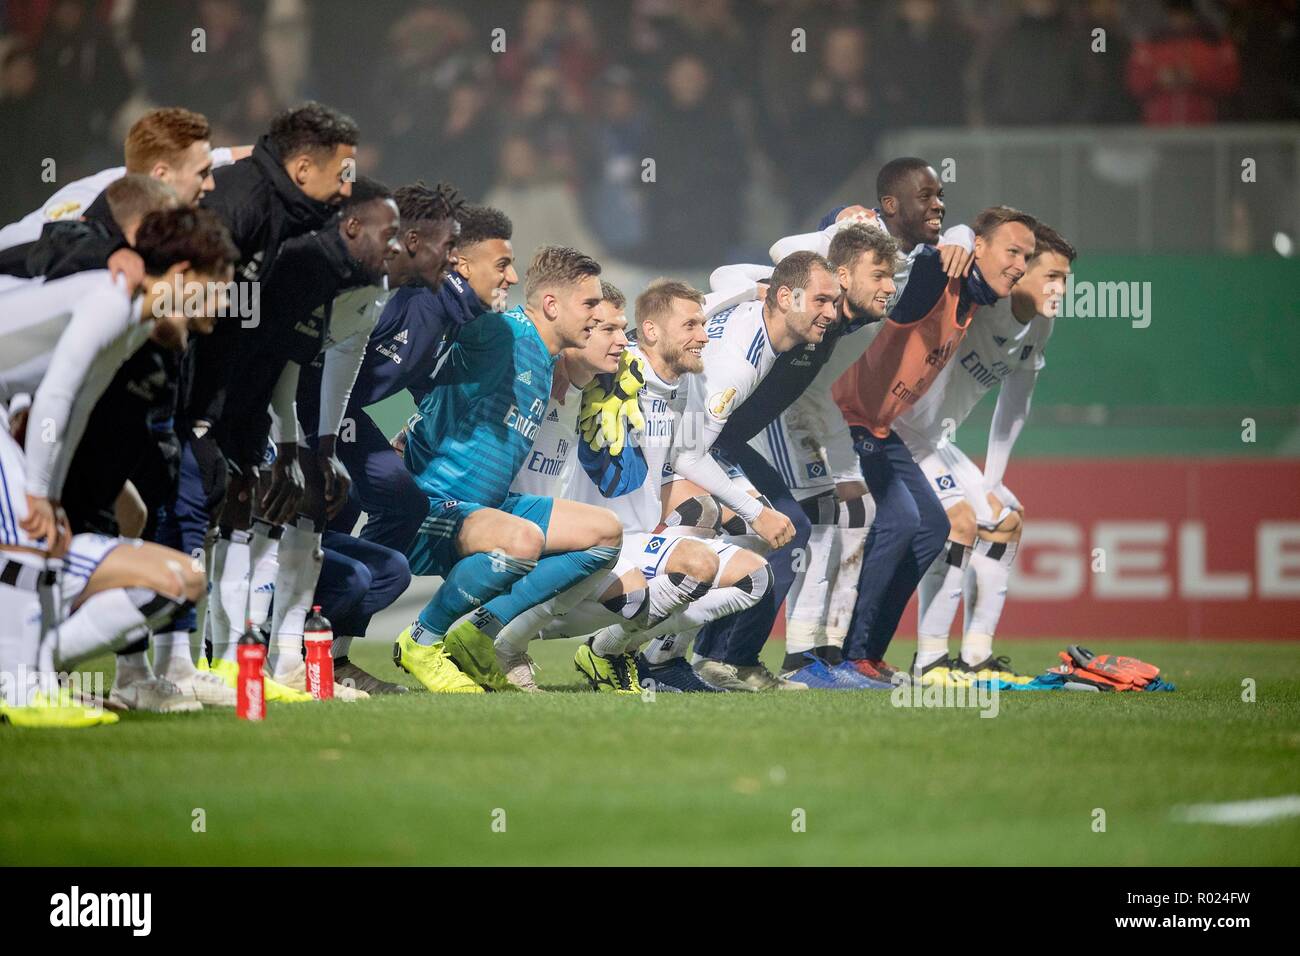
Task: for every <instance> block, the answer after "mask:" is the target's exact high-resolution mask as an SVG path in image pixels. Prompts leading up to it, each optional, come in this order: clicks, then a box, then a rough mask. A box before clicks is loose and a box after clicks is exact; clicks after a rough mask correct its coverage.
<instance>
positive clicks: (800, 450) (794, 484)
mask: <svg viewBox="0 0 1300 956" xmlns="http://www.w3.org/2000/svg"><path fill="white" fill-rule="evenodd" d="M791 410H792V409H787V410H786V414H784V415H782V416H780V417H779V418H777V419H776V420H775V421H773V422H772V423H771V424H769V425H768V426H767V427H766V428H764V429H763V430H762V431H761V432H759V433H758V434H757V435H755V436H754V437H753V438H751V439H750V440H749V445H750V447H751V448H753V449H754V450H755V451H756V452H758V453H759V454H760V455H762V456H763V458H764V460H765V461H766V462H767V463H768V464H769V465H771V466H772V467H773V468H775V469H776V472H777V474H779V475H780V476H781V480H782V481H784V482H785V485H786V487H787V488H789V489H790V492H791V493H792V494H793V495H794V498H795V500H796V501H803V500H804V499H806V498H813V497H816V496H817V495H820V494H823V493H824V492H827V491H833V490H834V489H835V477H834V476H833V475H832V474H831V468H830V464H829V463H828V462H827V461H826V453H825V451H824V450H823V449H822V446H821V442H820V440H819V439H818V438H817V436H815V435H813V434H812V433H811V432H810V431H809V430H807V429H804V428H801V427H800V422H799V419H798V418H797V417H795V418H792V417H791V416H790V411H791Z"/></svg>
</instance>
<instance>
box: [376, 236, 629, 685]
mask: <svg viewBox="0 0 1300 956" xmlns="http://www.w3.org/2000/svg"><path fill="white" fill-rule="evenodd" d="M599 275H600V265H599V264H598V263H597V262H596V261H595V260H594V259H592V258H591V257H590V256H587V255H584V254H583V253H581V252H578V251H577V250H575V249H568V248H564V247H559V246H543V247H542V248H541V249H540V250H539V251H538V253H537V255H536V256H535V257H534V258H533V262H532V264H531V265H530V267H529V269H528V272H527V274H526V275H525V279H524V294H525V304H524V306H523V307H522V308H516V309H511V310H510V311H509V312H506V313H498V312H488V313H486V314H484V315H482V316H481V317H479V318H478V319H476V320H475V321H474V322H471V323H469V324H468V325H466V326H465V328H464V329H463V330H462V332H461V334H460V336H459V338H458V339H457V340H456V343H455V345H453V346H452V349H451V351H450V352H449V354H448V357H447V361H446V363H445V364H444V366H443V368H442V371H441V372H440V373H439V377H438V380H437V382H436V387H435V388H433V389H431V390H430V391H429V393H428V394H427V395H426V396H425V398H424V400H423V401H422V402H421V403H420V409H419V414H418V415H417V416H416V419H415V421H414V423H413V425H412V427H411V431H410V435H409V438H408V440H407V444H406V452H405V462H406V466H407V468H408V469H409V470H410V471H411V473H412V475H413V476H414V478H415V482H416V484H417V485H418V486H419V488H420V489H421V490H422V491H423V492H424V493H425V495H426V496H427V497H428V501H429V509H428V512H427V515H426V517H425V519H424V522H423V523H422V524H421V526H420V530H419V533H418V534H417V535H416V539H415V541H414V543H413V544H412V545H411V548H410V550H409V551H408V554H407V557H408V558H409V560H410V565H411V572H412V573H413V574H427V575H431V574H437V575H442V576H443V577H444V579H445V580H444V583H443V586H442V587H441V588H440V589H439V590H438V592H437V593H436V594H435V595H434V597H433V599H432V600H431V601H430V602H429V603H428V605H426V606H425V608H424V609H423V610H422V611H421V612H420V614H419V617H418V619H417V620H416V621H414V622H413V623H412V624H411V626H410V627H408V628H406V629H405V630H404V631H403V632H402V633H401V634H400V635H399V636H398V638H397V641H396V642H395V644H394V646H393V660H394V663H396V664H397V665H398V666H399V667H401V668H402V669H404V670H406V671H408V672H409V673H410V674H412V675H413V676H414V677H415V678H416V679H417V680H419V681H420V683H421V684H423V685H424V686H425V687H426V688H428V689H429V690H430V691H434V692H438V693H481V692H482V691H483V690H484V689H490V690H506V689H510V688H512V686H513V685H511V684H510V682H509V681H508V680H507V679H506V676H505V674H504V673H503V672H502V670H501V668H500V666H499V665H498V663H497V659H496V651H495V649H494V647H493V643H492V639H493V637H495V635H496V634H497V633H498V632H499V631H500V629H501V628H502V627H503V626H504V625H505V624H507V623H509V622H510V621H511V620H513V618H514V617H515V616H517V615H518V614H520V613H521V612H523V611H525V610H527V609H528V608H531V607H534V606H536V605H538V604H540V603H542V602H543V601H547V600H549V599H550V598H552V597H554V596H555V595H557V594H559V593H560V592H562V591H564V590H567V589H568V588H569V587H571V586H572V585H574V584H576V583H577V582H578V581H581V580H583V579H585V578H588V577H590V576H591V575H593V574H595V573H596V572H598V571H601V570H604V569H606V568H609V567H612V566H613V565H614V562H615V561H616V560H617V558H618V554H619V547H620V545H621V543H622V538H623V529H622V527H621V525H620V524H619V521H618V518H617V517H615V515H614V514H613V513H612V512H610V511H608V510H606V509H604V508H597V507H592V506H590V505H584V504H580V503H578V502H573V501H563V500H556V499H554V498H549V497H543V496H538V495H527V494H515V493H511V492H510V484H511V482H512V480H513V479H514V477H515V475H516V474H517V473H518V472H519V470H520V468H521V467H522V466H523V464H524V462H525V460H526V459H527V458H528V455H529V453H530V452H531V450H532V446H533V442H534V439H535V438H536V436H537V432H538V430H539V428H540V426H541V422H542V419H543V417H544V415H545V414H546V407H547V403H548V400H549V397H550V393H551V386H552V373H553V371H554V368H555V363H556V358H557V356H558V355H559V354H560V352H561V351H562V350H564V349H566V348H577V347H581V346H583V345H584V344H586V342H587V340H588V338H589V337H590V335H591V332H592V329H593V328H594V327H595V324H596V306H597V305H598V304H599V303H600V301H601V297H602V296H601V288H600V279H599ZM470 612H473V613H470ZM467 614H468V615H469V617H467V618H466V619H465V620H460V619H461V618H462V617H464V616H465V615H467Z"/></svg>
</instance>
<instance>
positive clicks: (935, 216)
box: [891, 166, 944, 246]
mask: <svg viewBox="0 0 1300 956" xmlns="http://www.w3.org/2000/svg"><path fill="white" fill-rule="evenodd" d="M898 193H899V194H898V195H897V196H896V197H894V199H895V201H897V203H898V217H897V219H896V221H895V225H894V226H891V229H896V231H897V232H898V235H899V238H901V239H902V240H903V241H904V242H905V243H907V244H909V245H913V246H915V245H918V244H920V243H929V244H931V245H933V244H934V243H937V242H938V241H939V232H940V230H941V229H942V228H943V217H944V204H943V186H942V185H941V184H940V182H939V177H938V176H936V175H935V172H934V170H933V169H932V168H931V167H929V166H927V167H925V168H924V169H918V170H915V171H914V172H913V173H912V174H911V175H910V176H908V177H906V178H905V179H904V180H903V185H902V186H901V187H900V188H899V190H898Z"/></svg>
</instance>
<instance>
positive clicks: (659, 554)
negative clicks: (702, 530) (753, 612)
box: [613, 532, 740, 583]
mask: <svg viewBox="0 0 1300 956" xmlns="http://www.w3.org/2000/svg"><path fill="white" fill-rule="evenodd" d="M686 540H690V541H699V542H700V543H702V544H705V545H707V546H708V547H710V548H712V549H713V553H714V554H716V555H717V556H718V574H719V575H721V574H722V568H723V566H724V565H725V564H726V563H727V562H728V561H729V560H731V555H732V554H733V553H735V552H736V551H739V550H740V549H739V548H738V547H737V546H736V545H734V544H729V543H728V542H726V541H725V540H723V539H722V538H697V537H694V536H692V535H685V534H649V533H645V532H634V533H631V534H625V535H623V549H622V550H621V551H620V552H619V554H618V561H617V562H616V563H615V564H614V570H613V574H614V576H615V577H621V576H622V575H624V574H626V573H627V572H628V571H631V570H633V569H635V570H637V571H640V572H641V573H642V574H644V575H645V579H646V580H647V581H649V580H652V579H653V578H654V576H655V575H657V574H658V573H659V569H660V568H664V567H667V565H668V555H670V554H672V552H673V549H674V548H676V547H677V546H678V545H679V544H681V543H682V542H683V541H686ZM714 581H715V583H716V581H717V579H716V578H715V579H714Z"/></svg>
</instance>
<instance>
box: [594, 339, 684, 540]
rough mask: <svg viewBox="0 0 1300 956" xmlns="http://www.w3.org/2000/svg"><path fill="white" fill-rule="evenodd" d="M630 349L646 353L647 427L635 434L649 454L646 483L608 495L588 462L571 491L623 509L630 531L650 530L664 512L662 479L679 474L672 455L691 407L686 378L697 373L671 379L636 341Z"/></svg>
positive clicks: (643, 399)
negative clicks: (665, 377) (659, 371)
mask: <svg viewBox="0 0 1300 956" xmlns="http://www.w3.org/2000/svg"><path fill="white" fill-rule="evenodd" d="M629 351H630V352H631V353H632V354H633V355H635V356H637V357H639V358H640V359H641V370H642V374H643V375H644V376H645V384H644V385H643V386H641V391H640V393H639V394H638V396H637V400H638V403H639V405H640V407H641V414H642V416H643V417H644V418H645V428H643V429H641V430H640V431H638V432H633V433H632V436H631V437H630V438H629V440H630V441H635V442H636V443H637V445H638V446H639V447H640V449H641V454H642V455H643V456H644V457H645V463H646V477H645V481H643V482H642V483H641V487H639V488H636V489H634V490H632V491H630V492H628V493H627V494H625V495H619V496H618V497H616V498H606V497H605V496H604V495H602V494H601V493H600V489H598V488H597V487H596V485H595V483H594V482H592V480H591V478H589V477H588V475H587V473H586V472H585V471H584V470H583V469H582V468H576V469H574V472H573V481H572V483H571V484H570V486H569V491H570V494H569V497H572V498H575V499H577V500H578V501H585V502H587V503H588V504H593V505H600V506H601V507H604V508H609V509H610V510H611V511H613V512H614V513H615V514H616V515H618V517H619V520H620V521H621V522H622V523H623V527H624V529H626V531H627V532H628V533H629V534H638V533H646V534H648V533H650V532H652V531H654V530H655V529H656V528H657V527H659V524H660V522H661V520H662V517H663V496H662V493H661V485H662V484H663V483H664V482H665V481H666V480H668V479H670V478H672V477H673V470H672V455H673V451H674V448H675V446H676V443H677V436H678V430H679V428H680V426H681V421H682V415H683V413H684V412H685V411H686V402H687V394H688V387H689V383H688V382H687V381H686V379H692V378H695V376H694V375H686V376H683V377H682V379H679V380H678V381H677V382H675V383H672V384H670V383H668V382H665V381H664V380H663V379H661V378H660V377H659V376H658V375H657V374H656V373H655V370H654V368H653V367H652V366H651V365H650V362H649V360H648V359H646V357H645V356H644V355H642V354H641V352H640V351H639V350H638V349H637V348H636V346H630V347H629Z"/></svg>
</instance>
